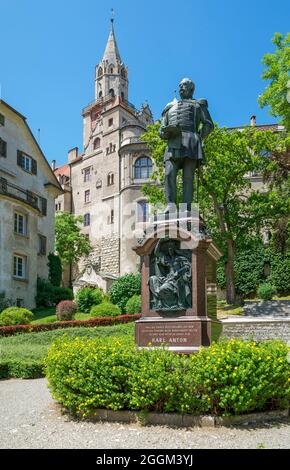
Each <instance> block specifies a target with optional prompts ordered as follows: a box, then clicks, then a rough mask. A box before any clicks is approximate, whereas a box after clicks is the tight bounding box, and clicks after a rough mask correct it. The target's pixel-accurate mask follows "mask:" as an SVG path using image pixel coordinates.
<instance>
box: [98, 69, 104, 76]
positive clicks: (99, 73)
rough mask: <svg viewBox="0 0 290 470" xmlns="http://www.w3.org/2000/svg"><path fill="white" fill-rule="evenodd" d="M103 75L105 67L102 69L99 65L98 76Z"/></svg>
mask: <svg viewBox="0 0 290 470" xmlns="http://www.w3.org/2000/svg"><path fill="white" fill-rule="evenodd" d="M101 75H103V69H102V67H99V70H98V77H101Z"/></svg>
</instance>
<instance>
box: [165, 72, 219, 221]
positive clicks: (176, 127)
mask: <svg viewBox="0 0 290 470" xmlns="http://www.w3.org/2000/svg"><path fill="white" fill-rule="evenodd" d="M194 89H195V85H194V83H193V81H192V80H190V79H189V78H183V80H181V82H180V84H179V94H180V98H181V99H180V100H177V99H174V100H173V101H172V102H171V103H168V105H167V106H166V107H165V109H164V110H163V112H162V120H161V126H160V129H159V135H160V137H162V138H163V139H166V140H167V147H166V150H165V154H164V165H165V195H166V202H167V208H166V210H165V212H170V211H171V210H174V208H175V207H176V202H177V201H176V178H177V174H178V170H180V169H182V170H183V203H186V204H187V209H188V210H190V208H191V203H192V200H193V189H194V173H195V170H196V168H197V167H198V165H200V164H202V163H203V162H204V153H203V139H205V137H206V136H207V135H208V134H209V133H210V132H211V131H212V130H213V127H214V124H213V122H212V119H211V116H210V114H209V112H208V109H207V101H206V100H204V99H200V100H196V99H193V93H194Z"/></svg>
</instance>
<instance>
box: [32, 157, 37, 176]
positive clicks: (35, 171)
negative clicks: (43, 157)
mask: <svg viewBox="0 0 290 470" xmlns="http://www.w3.org/2000/svg"><path fill="white" fill-rule="evenodd" d="M31 173H33V174H34V175H37V161H36V160H34V158H31Z"/></svg>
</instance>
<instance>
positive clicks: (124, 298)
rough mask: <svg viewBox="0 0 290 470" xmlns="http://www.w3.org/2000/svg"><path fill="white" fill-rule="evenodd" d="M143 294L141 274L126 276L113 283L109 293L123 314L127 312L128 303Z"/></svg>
mask: <svg viewBox="0 0 290 470" xmlns="http://www.w3.org/2000/svg"><path fill="white" fill-rule="evenodd" d="M135 294H136V295H140V294H141V274H140V273H138V274H125V275H124V276H121V277H119V279H117V280H116V281H114V282H113V284H112V286H111V289H110V291H109V295H110V299H111V302H113V304H117V305H118V306H119V307H120V309H121V310H122V312H123V313H124V312H125V311H126V303H127V302H128V300H129V299H130V298H131V297H132V296H133V295H135Z"/></svg>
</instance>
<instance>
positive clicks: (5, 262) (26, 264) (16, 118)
mask: <svg viewBox="0 0 290 470" xmlns="http://www.w3.org/2000/svg"><path fill="white" fill-rule="evenodd" d="M61 193H62V189H61V186H60V184H59V182H58V181H57V179H56V177H55V175H54V173H53V171H52V169H51V167H50V165H49V163H48V162H47V160H46V158H45V156H44V154H43V153H42V151H41V149H40V147H39V145H38V143H37V141H36V139H35V137H34V136H33V134H32V132H31V130H30V128H29V126H28V124H27V121H26V118H25V117H24V116H23V115H22V114H20V113H19V112H18V111H17V110H16V109H14V108H12V106H10V105H9V104H8V103H6V102H5V101H3V100H1V99H0V294H1V296H3V295H4V296H5V297H6V299H9V300H11V302H12V303H13V305H18V306H23V307H27V308H34V307H35V296H36V287H37V277H40V278H43V279H47V278H48V266H47V263H48V259H47V256H48V254H49V253H53V252H54V213H55V198H56V197H57V196H58V195H60V194H61Z"/></svg>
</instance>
